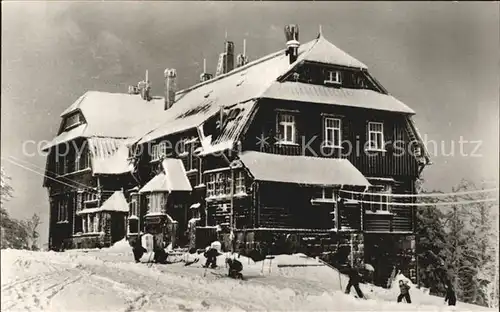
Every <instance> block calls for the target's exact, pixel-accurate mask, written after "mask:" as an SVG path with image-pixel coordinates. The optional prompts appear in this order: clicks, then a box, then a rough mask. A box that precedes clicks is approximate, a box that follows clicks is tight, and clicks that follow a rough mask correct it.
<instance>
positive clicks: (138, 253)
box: [132, 236, 146, 263]
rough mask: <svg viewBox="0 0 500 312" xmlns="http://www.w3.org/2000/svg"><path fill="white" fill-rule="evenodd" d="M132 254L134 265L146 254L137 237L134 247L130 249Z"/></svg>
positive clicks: (139, 238)
mask: <svg viewBox="0 0 500 312" xmlns="http://www.w3.org/2000/svg"><path fill="white" fill-rule="evenodd" d="M132 252H133V253H134V260H135V263H139V261H140V260H141V258H142V256H143V255H144V253H145V252H146V248H144V247H142V243H141V237H140V236H137V239H136V241H135V242H134V247H132Z"/></svg>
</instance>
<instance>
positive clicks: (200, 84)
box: [175, 38, 318, 95]
mask: <svg viewBox="0 0 500 312" xmlns="http://www.w3.org/2000/svg"><path fill="white" fill-rule="evenodd" d="M313 41H318V38H315V39H313V40H310V41H307V42H306V43H304V45H305V44H308V43H310V42H313ZM315 44H316V43H314V44H313V46H314V45H315ZM311 49H312V47H311V48H309V50H308V51H307V52H304V53H308V52H309V51H310V50H311ZM285 51H286V49H281V50H279V51H276V52H273V53H269V54H267V55H264V56H262V57H260V58H258V59H256V60H254V61H252V62H249V63H248V64H245V65H243V66H240V67H237V68H235V69H233V70H232V71H230V72H228V73H225V74H222V75H220V76H217V77H214V78H212V79H209V80H207V81H203V82H199V83H197V84H195V85H193V86H191V87H188V88H186V89H182V90H179V91H177V92H176V93H175V95H183V94H185V93H187V92H189V91H192V90H194V89H197V88H199V87H201V86H205V85H207V84H210V83H212V82H215V81H218V80H221V79H223V78H226V77H229V76H231V75H234V74H236V73H239V72H241V71H243V70H245V69H248V68H250V67H252V66H255V65H258V64H260V63H262V62H265V61H268V60H270V59H272V58H275V57H278V56H279V55H281V54H282V53H283V52H285ZM297 60H298V59H297ZM296 62H297V61H296ZM296 62H294V63H293V64H294V65H293V66H295V63H296ZM293 66H292V67H293Z"/></svg>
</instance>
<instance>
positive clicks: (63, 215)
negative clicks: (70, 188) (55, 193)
mask: <svg viewBox="0 0 500 312" xmlns="http://www.w3.org/2000/svg"><path fill="white" fill-rule="evenodd" d="M64 221H68V200H67V199H66V198H64V199H61V200H59V201H58V203H57V222H64Z"/></svg>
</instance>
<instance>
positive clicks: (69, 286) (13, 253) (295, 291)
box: [1, 241, 487, 311]
mask: <svg viewBox="0 0 500 312" xmlns="http://www.w3.org/2000/svg"><path fill="white" fill-rule="evenodd" d="M149 257H150V255H149V254H145V255H144V256H143V258H142V259H141V261H142V262H143V263H134V261H133V256H132V253H131V248H130V246H129V245H128V243H126V242H124V241H123V242H119V243H117V244H115V246H113V247H111V248H107V249H101V250H79V251H66V252H64V253H55V252H29V251H19V250H2V252H1V263H2V265H1V270H2V275H1V288H2V293H1V308H2V311H37V310H45V311H241V310H246V311H248V310H250V311H278V310H279V311H318V310H321V311H449V310H451V308H450V307H448V306H446V305H445V303H444V299H443V298H439V297H434V296H429V295H426V294H424V293H423V292H421V291H420V290H418V289H416V288H414V287H412V289H411V290H410V291H411V295H412V301H413V302H414V303H413V304H406V303H400V304H398V303H396V302H395V301H396V297H397V294H398V290H397V289H390V290H387V289H382V288H378V287H371V286H368V285H362V290H363V292H364V293H365V294H366V295H367V297H368V300H360V299H356V298H355V297H354V296H353V295H345V294H343V292H342V288H345V285H346V284H347V278H346V277H345V276H341V275H339V274H338V273H337V272H336V271H335V270H332V269H330V268H328V267H326V266H303V267H280V266H281V265H283V264H307V265H313V264H319V262H317V261H316V260H315V259H311V258H305V257H303V256H301V255H291V256H286V255H281V256H277V257H276V258H275V259H274V260H272V262H270V261H269V260H266V261H265V262H264V263H262V262H258V263H254V262H253V261H252V260H249V259H247V258H243V257H241V258H240V261H241V262H242V263H243V266H244V270H243V274H244V276H245V278H246V280H245V281H240V280H233V279H229V278H227V277H225V276H224V275H225V274H226V273H227V269H226V268H225V265H224V259H225V257H226V255H222V256H220V257H219V258H218V264H219V265H220V269H215V270H213V269H204V268H202V264H203V263H204V261H205V259H204V258H203V256H199V255H179V256H177V257H171V258H170V260H171V261H172V260H177V261H180V260H183V261H186V260H193V259H194V258H195V257H200V261H199V262H197V263H194V264H192V265H190V266H184V263H183V262H178V263H173V264H168V265H156V264H154V265H152V266H148V264H147V263H146V262H147V261H148V259H149ZM351 291H352V293H354V289H352V290H351ZM453 309H454V310H456V311H477V310H487V309H485V308H481V307H478V306H474V305H467V304H463V303H458V305H457V306H456V307H455V308H453Z"/></svg>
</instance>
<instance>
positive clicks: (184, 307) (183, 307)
mask: <svg viewBox="0 0 500 312" xmlns="http://www.w3.org/2000/svg"><path fill="white" fill-rule="evenodd" d="M177 306H178V307H179V309H181V310H182V311H186V312H193V309H191V308H186V306H185V305H183V304H178V305H177Z"/></svg>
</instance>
